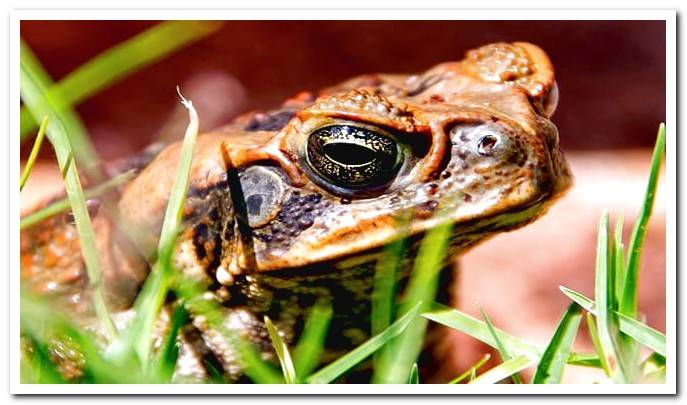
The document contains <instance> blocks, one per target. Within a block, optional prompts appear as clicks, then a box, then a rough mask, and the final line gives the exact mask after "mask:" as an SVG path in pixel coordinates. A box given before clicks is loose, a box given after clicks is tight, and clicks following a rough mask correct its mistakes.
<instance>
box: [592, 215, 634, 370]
mask: <svg viewBox="0 0 687 405" xmlns="http://www.w3.org/2000/svg"><path fill="white" fill-rule="evenodd" d="M610 252H612V244H611V243H610V241H609V238H608V212H604V213H603V214H602V215H601V220H600V222H599V235H598V240H597V248H596V276H595V282H594V294H595V295H596V299H597V306H596V307H597V308H596V317H597V320H598V329H599V341H600V342H601V346H602V347H603V352H604V354H605V355H606V356H607V361H608V363H609V364H615V365H616V368H615V370H614V372H613V379H614V381H616V382H621V383H624V382H626V381H627V373H626V370H625V369H624V365H623V364H622V358H621V356H620V353H619V350H618V338H619V333H618V332H619V329H620V325H619V324H618V317H617V316H616V313H615V309H616V305H617V300H616V297H615V279H614V267H613V266H612V260H611V259H612V258H611V257H610Z"/></svg>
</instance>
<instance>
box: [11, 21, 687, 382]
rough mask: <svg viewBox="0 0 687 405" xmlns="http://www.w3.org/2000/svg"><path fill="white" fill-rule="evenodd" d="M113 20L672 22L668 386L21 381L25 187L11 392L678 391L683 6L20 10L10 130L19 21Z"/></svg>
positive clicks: (15, 146) (14, 144)
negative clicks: (679, 21)
mask: <svg viewBox="0 0 687 405" xmlns="http://www.w3.org/2000/svg"><path fill="white" fill-rule="evenodd" d="M35 19H40V20H61V19H71V20H74V19H77V20H78V19H96V20H97V19H108V20H112V19H115V20H149V19H150V20H161V19H198V20H203V19H212V20H221V19H226V20H244V19H251V20H270V19H279V20H315V19H317V20H327V19H336V20H346V19H350V20H388V19H391V20H520V19H522V20H665V21H666V89H667V92H666V125H667V153H666V180H667V181H666V184H667V190H665V191H666V196H667V207H666V208H667V212H666V233H667V242H666V249H667V254H666V284H667V288H666V302H667V308H666V331H667V338H668V341H667V343H668V345H667V359H668V367H667V370H668V371H667V376H666V377H667V381H666V384H662V385H611V384H608V385H584V386H583V387H581V386H579V385H557V386H552V385H536V386H535V385H529V384H528V385H489V386H479V385H422V384H421V385H326V386H325V385H307V386H306V385H238V384H236V385H175V384H170V385H126V384H124V385H31V384H20V383H19V373H18V370H19V361H20V358H19V311H18V308H19V238H18V234H19V193H15V192H10V193H9V194H10V198H9V199H10V218H9V224H10V238H9V252H8V253H9V257H10V263H11V264H12V266H10V268H9V278H10V289H9V290H10V291H9V296H10V306H9V316H10V326H11V327H10V332H9V333H10V336H9V337H10V339H9V340H10V343H11V345H10V350H9V357H10V362H9V365H8V367H9V376H10V392H11V393H12V394H72V393H79V394H122V393H127V394H144V393H145V394H229V393H231V394H351V393H356V394H406V395H407V394H515V393H518V394H534V393H536V394H581V393H585V394H671V393H676V392H677V380H676V366H677V363H676V360H677V352H676V340H675V336H676V331H677V329H676V295H675V293H676V288H677V285H676V269H677V267H676V265H677V263H676V212H677V211H676V208H677V207H676V201H677V200H676V196H677V194H676V177H675V175H676V173H677V166H676V162H677V155H676V152H677V150H676V147H675V145H676V140H677V134H676V124H677V121H676V12H675V11H674V10H202V11H201V10H20V11H14V12H12V13H11V14H10V21H9V22H10V43H9V51H10V52H9V56H10V57H9V61H10V64H9V70H10V83H9V86H10V92H9V96H10V97H9V100H10V102H9V107H10V130H9V134H10V135H11V134H17V133H18V132H19V120H18V117H19V103H17V102H16V101H17V100H19V71H18V67H19V63H18V62H19V21H20V20H35ZM8 138H9V144H10V149H9V155H10V156H9V163H10V167H9V187H10V188H9V190H17V189H18V179H19V167H20V164H19V154H18V153H13V152H14V151H19V140H18V137H16V136H8Z"/></svg>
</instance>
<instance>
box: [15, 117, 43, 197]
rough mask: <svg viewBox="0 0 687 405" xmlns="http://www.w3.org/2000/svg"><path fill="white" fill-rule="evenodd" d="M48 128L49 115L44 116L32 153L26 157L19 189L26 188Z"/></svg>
mask: <svg viewBox="0 0 687 405" xmlns="http://www.w3.org/2000/svg"><path fill="white" fill-rule="evenodd" d="M47 128H48V117H47V116H45V118H43V122H42V123H41V127H40V128H39V129H38V135H36V139H35V140H34V141H33V147H32V148H31V153H29V157H28V159H26V165H25V166H24V171H22V173H21V177H20V178H19V191H21V190H23V189H24V184H26V180H28V179H29V175H30V174H31V170H32V169H33V165H34V164H35V163H36V158H37V157H38V152H39V151H40V150H41V145H43V138H44V137H45V130H46V129H47Z"/></svg>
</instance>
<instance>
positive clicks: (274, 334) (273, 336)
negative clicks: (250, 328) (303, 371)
mask: <svg viewBox="0 0 687 405" xmlns="http://www.w3.org/2000/svg"><path fill="white" fill-rule="evenodd" d="M265 327H267V333H269V335H270V340H271V341H272V347H274V351H275V352H276V353H277V357H278V358H279V364H280V365H281V370H282V373H284V381H286V383H287V384H297V383H298V378H297V377H296V368H295V367H294V366H293V361H291V355H290V354H289V348H288V346H286V343H284V340H283V339H282V338H281V336H280V335H279V331H278V330H277V328H276V327H275V326H274V324H273V323H272V321H271V320H270V318H269V317H267V316H265Z"/></svg>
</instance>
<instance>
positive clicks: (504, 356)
mask: <svg viewBox="0 0 687 405" xmlns="http://www.w3.org/2000/svg"><path fill="white" fill-rule="evenodd" d="M479 311H480V313H481V314H482V319H484V322H485V323H486V324H487V329H489V333H490V334H491V337H492V338H493V339H494V342H496V349H497V350H498V351H499V354H500V355H501V361H502V362H506V361H508V360H510V359H511V356H510V354H509V353H508V350H507V349H506V346H505V345H504V344H503V342H501V339H499V335H498V334H497V333H496V330H495V329H494V324H493V323H492V322H491V318H490V317H489V315H487V312H486V311H485V310H484V308H482V307H480V308H479ZM513 382H514V383H515V384H522V380H521V379H520V376H519V375H518V374H513Z"/></svg>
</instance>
